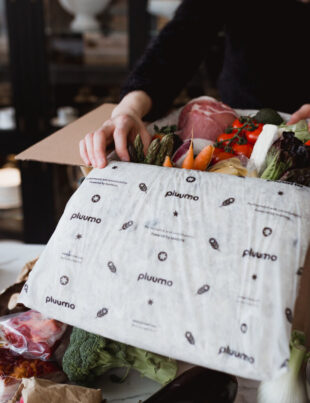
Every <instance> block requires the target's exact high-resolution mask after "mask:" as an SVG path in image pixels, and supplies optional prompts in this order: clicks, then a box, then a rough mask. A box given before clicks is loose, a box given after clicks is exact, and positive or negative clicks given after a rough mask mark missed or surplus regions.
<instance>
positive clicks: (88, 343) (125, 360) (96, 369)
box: [62, 328, 177, 385]
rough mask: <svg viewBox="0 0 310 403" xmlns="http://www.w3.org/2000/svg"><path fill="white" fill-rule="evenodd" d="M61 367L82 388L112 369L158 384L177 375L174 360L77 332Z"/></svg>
mask: <svg viewBox="0 0 310 403" xmlns="http://www.w3.org/2000/svg"><path fill="white" fill-rule="evenodd" d="M62 364H63V370H64V372H65V373H66V374H67V376H68V378H69V379H70V381H73V382H76V383H79V384H81V385H88V384H91V383H92V382H93V381H94V380H95V378H96V377H97V376H99V375H102V374H103V373H105V372H106V371H107V370H109V369H111V368H121V367H125V368H127V369H128V370H129V368H134V369H136V370H137V371H139V372H140V373H141V374H142V375H144V376H146V377H148V378H150V379H153V380H154V381H156V382H159V383H161V384H165V383H167V382H169V381H171V380H172V379H174V378H175V376H176V372H177V363H176V361H174V360H171V359H169V358H166V357H162V356H160V355H157V354H153V353H150V352H147V351H144V350H142V349H139V348H135V347H131V346H127V345H126V344H123V343H119V342H116V341H113V340H110V339H106V338H104V337H102V336H98V335H95V334H92V333H88V332H86V331H85V330H82V329H78V328H73V330H72V333H71V337H70V344H69V347H68V348H67V350H66V352H65V354H64V357H63V361H62Z"/></svg>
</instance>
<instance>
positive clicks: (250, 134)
mask: <svg viewBox="0 0 310 403" xmlns="http://www.w3.org/2000/svg"><path fill="white" fill-rule="evenodd" d="M263 126H264V125H263V124H262V123H258V128H257V129H254V130H253V131H249V130H247V131H246V133H245V135H246V138H247V140H248V142H249V143H251V144H255V143H256V141H257V139H258V136H259V135H260V134H261V132H262V130H263Z"/></svg>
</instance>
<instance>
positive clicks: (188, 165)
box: [182, 137, 194, 169]
mask: <svg viewBox="0 0 310 403" xmlns="http://www.w3.org/2000/svg"><path fill="white" fill-rule="evenodd" d="M193 166H194V148H193V137H192V140H191V144H190V146H189V149H188V151H187V154H186V157H185V159H184V161H183V164H182V168H185V169H193Z"/></svg>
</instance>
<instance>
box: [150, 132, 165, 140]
mask: <svg viewBox="0 0 310 403" xmlns="http://www.w3.org/2000/svg"><path fill="white" fill-rule="evenodd" d="M163 137H164V134H160V133H156V134H154V136H153V138H152V139H153V140H154V139H159V140H160V141H161V140H162V139H163Z"/></svg>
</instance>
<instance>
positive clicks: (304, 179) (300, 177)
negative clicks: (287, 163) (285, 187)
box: [280, 167, 310, 187]
mask: <svg viewBox="0 0 310 403" xmlns="http://www.w3.org/2000/svg"><path fill="white" fill-rule="evenodd" d="M280 180H281V181H285V182H293V183H298V184H300V185H303V186H309V187H310V167H307V168H296V169H290V170H289V171H287V172H285V174H284V175H283V176H281V178H280Z"/></svg>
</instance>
